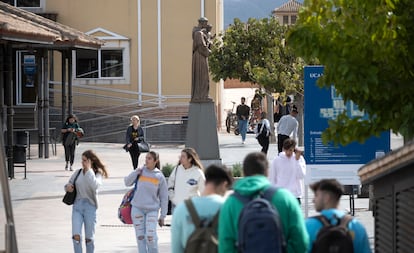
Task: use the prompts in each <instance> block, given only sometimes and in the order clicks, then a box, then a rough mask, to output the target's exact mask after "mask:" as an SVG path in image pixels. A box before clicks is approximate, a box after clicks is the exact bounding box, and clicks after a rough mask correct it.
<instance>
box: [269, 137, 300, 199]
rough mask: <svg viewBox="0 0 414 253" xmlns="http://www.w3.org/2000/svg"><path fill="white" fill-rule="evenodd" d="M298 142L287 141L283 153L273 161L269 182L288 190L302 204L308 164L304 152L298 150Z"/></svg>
mask: <svg viewBox="0 0 414 253" xmlns="http://www.w3.org/2000/svg"><path fill="white" fill-rule="evenodd" d="M295 147H296V141H295V140H293V139H286V140H285V141H284V143H283V152H282V153H280V154H279V155H278V156H276V157H275V159H273V162H272V165H271V166H270V170H269V181H270V182H271V183H272V185H274V186H276V187H283V188H286V189H288V190H289V191H290V192H291V193H292V194H293V195H294V196H295V197H296V198H297V199H298V201H299V204H300V203H301V201H300V199H301V198H302V193H303V179H304V178H305V175H306V162H305V159H304V158H303V156H302V152H301V151H299V150H297V149H296V148H295Z"/></svg>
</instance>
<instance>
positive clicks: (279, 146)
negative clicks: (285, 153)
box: [277, 134, 289, 153]
mask: <svg viewBox="0 0 414 253" xmlns="http://www.w3.org/2000/svg"><path fill="white" fill-rule="evenodd" d="M286 139H289V136H287V135H284V134H278V135H277V150H278V151H279V152H278V153H280V152H282V150H283V142H284V141H285V140H286Z"/></svg>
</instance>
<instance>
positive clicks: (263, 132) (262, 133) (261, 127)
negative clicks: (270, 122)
mask: <svg viewBox="0 0 414 253" xmlns="http://www.w3.org/2000/svg"><path fill="white" fill-rule="evenodd" d="M257 129H258V135H257V139H265V138H267V137H269V131H268V129H267V127H266V125H265V124H263V123H259V124H257Z"/></svg>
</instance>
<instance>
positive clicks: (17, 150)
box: [13, 145, 26, 163]
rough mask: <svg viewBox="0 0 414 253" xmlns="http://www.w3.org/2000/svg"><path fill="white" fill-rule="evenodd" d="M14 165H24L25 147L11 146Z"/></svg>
mask: <svg viewBox="0 0 414 253" xmlns="http://www.w3.org/2000/svg"><path fill="white" fill-rule="evenodd" d="M13 161H14V163H26V145H14V146H13Z"/></svg>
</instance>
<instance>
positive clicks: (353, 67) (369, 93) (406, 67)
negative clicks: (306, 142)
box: [287, 0, 414, 145]
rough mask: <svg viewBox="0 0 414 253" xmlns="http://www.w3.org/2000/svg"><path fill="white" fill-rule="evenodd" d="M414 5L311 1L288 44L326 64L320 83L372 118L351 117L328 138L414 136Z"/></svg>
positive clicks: (333, 124) (332, 125) (384, 0)
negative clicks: (384, 133) (385, 133)
mask: <svg viewBox="0 0 414 253" xmlns="http://www.w3.org/2000/svg"><path fill="white" fill-rule="evenodd" d="M413 11H414V1H411V0H377V1H366V0H346V1H339V0H312V1H310V0H305V2H304V7H303V9H302V11H301V12H300V14H299V19H298V23H297V24H296V26H295V27H294V28H293V29H292V30H291V31H290V32H289V34H288V38H287V42H288V45H289V46H290V47H292V48H293V50H294V51H295V53H296V54H298V55H299V56H302V57H303V58H304V59H305V60H307V59H313V58H317V59H318V60H319V61H320V63H321V64H322V65H324V66H325V73H324V76H323V77H322V78H320V79H319V80H318V85H319V86H321V87H323V86H330V85H331V84H334V85H335V88H336V90H337V91H338V92H339V93H340V94H341V95H342V96H343V98H344V99H345V100H346V101H349V100H352V101H353V102H354V103H356V104H357V105H358V107H359V108H360V109H362V110H364V111H365V112H367V113H368V114H369V118H368V119H366V120H363V119H362V118H359V117H356V118H352V119H351V118H348V117H347V116H346V115H345V113H343V114H341V115H339V116H338V117H337V118H336V119H335V120H331V121H330V122H329V127H328V129H327V130H326V131H325V132H324V133H323V135H322V138H323V140H324V141H325V142H326V141H329V140H332V141H334V142H335V143H340V144H343V145H346V144H348V143H351V142H352V141H356V140H357V141H360V142H364V141H365V140H366V139H367V138H369V137H370V136H372V135H373V134H375V135H379V134H380V133H381V132H382V131H387V130H390V129H392V130H393V131H394V132H399V133H402V134H403V135H404V136H405V137H408V138H412V137H413V136H414V128H413V126H414V110H413V109H414V100H413V96H414V83H413V82H414V71H413V70H414V57H413V56H414V43H412V41H414V16H413V15H412V12H413Z"/></svg>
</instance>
